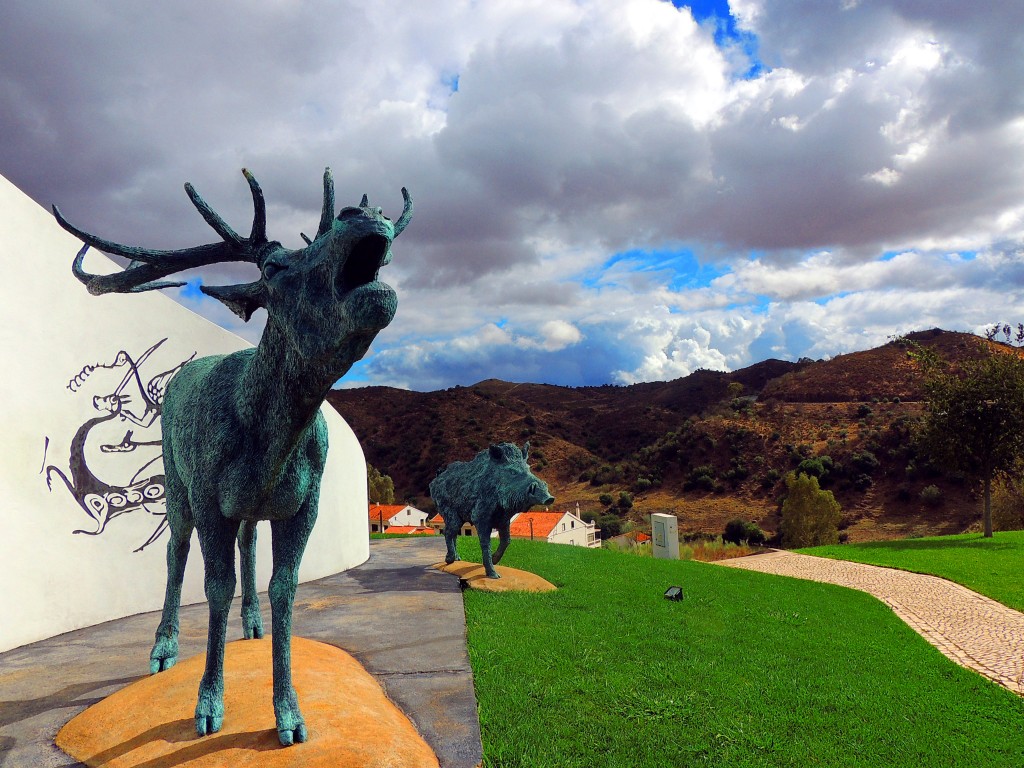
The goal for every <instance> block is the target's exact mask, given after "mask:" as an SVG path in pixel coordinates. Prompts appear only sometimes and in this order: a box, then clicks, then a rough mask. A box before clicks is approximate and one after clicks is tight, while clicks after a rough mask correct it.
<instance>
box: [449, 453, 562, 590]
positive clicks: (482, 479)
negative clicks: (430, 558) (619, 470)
mask: <svg viewBox="0 0 1024 768" xmlns="http://www.w3.org/2000/svg"><path fill="white" fill-rule="evenodd" d="M529 456H530V444H529V443H526V444H525V445H524V446H523V449H522V450H519V446H517V445H515V444H513V443H500V444H498V445H492V446H491V447H490V448H489V449H487V450H486V451H480V453H478V454H477V455H476V456H475V457H473V459H472V460H471V461H455V462H452V463H451V464H449V465H448V466H447V467H446V468H445V469H444V470H443V471H442V472H440V473H439V474H438V476H437V477H435V478H434V479H433V480H432V481H431V483H430V498H432V499H433V500H434V503H435V504H436V505H437V511H438V512H440V513H441V517H442V518H444V543H445V546H446V547H447V550H448V551H447V554H446V555H445V558H444V561H445V562H446V563H449V564H451V563H453V562H455V561H456V560H458V559H459V556H458V554H457V553H456V552H455V539H456V538H457V537H458V535H459V529H460V528H462V525H463V524H464V523H472V524H473V525H474V526H476V532H477V536H479V538H480V550H481V552H482V553H483V561H484V570H485V571H486V572H487V575H488V576H489V577H490V578H492V579H500V578H501V576H499V575H498V572H497V571H496V570H494V566H495V565H496V564H497V563H499V562H501V557H502V555H504V554H505V550H506V549H507V548H508V542H509V538H510V534H509V526H510V523H511V521H512V518H513V517H514V516H515V515H517V514H519V513H520V512H525V511H526V510H528V509H529V508H530V507H532V506H534V505H536V504H552V503H554V501H555V499H554V497H553V496H552V495H551V493H550V492H549V491H548V486H547V484H546V483H545V482H544V481H543V480H541V479H540V478H539V477H537V476H536V475H534V474H533V472H531V471H530V465H529V464H528V463H527V459H528V458H529ZM495 529H497V531H498V549H497V551H496V552H495V553H494V557H493V558H492V557H491V531H493V530H495Z"/></svg>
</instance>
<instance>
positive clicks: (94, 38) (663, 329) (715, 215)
mask: <svg viewBox="0 0 1024 768" xmlns="http://www.w3.org/2000/svg"><path fill="white" fill-rule="evenodd" d="M328 165H329V166H331V168H332V169H333V171H334V175H335V181H336V185H337V195H338V204H339V206H340V205H352V204H356V203H357V202H358V200H359V197H360V196H361V195H362V193H363V192H367V193H369V195H370V199H371V201H372V202H373V203H374V204H376V205H380V206H382V207H383V208H384V210H385V212H386V213H389V214H390V215H391V216H392V217H393V218H394V217H397V215H398V213H399V212H400V211H401V204H402V199H401V194H400V191H399V190H400V188H401V187H402V186H407V187H408V188H409V190H410V192H411V193H412V195H413V198H414V200H415V204H416V213H415V217H414V219H413V222H412V224H411V225H410V226H409V228H408V230H407V231H406V232H405V233H403V234H402V236H401V237H400V238H399V239H398V240H397V241H396V243H395V247H394V261H393V262H392V264H391V265H390V266H388V267H387V268H386V269H385V270H384V271H383V272H382V275H381V278H382V279H384V280H385V281H386V282H388V283H390V284H391V285H393V286H394V287H395V289H396V290H397V291H398V294H399V309H398V315H397V317H396V319H395V321H394V322H393V323H392V325H391V326H390V327H389V328H387V329H386V330H385V331H384V332H382V333H381V335H380V336H378V338H377V341H376V342H375V343H374V346H373V347H372V349H371V351H370V353H369V354H368V355H367V357H366V359H364V360H363V361H362V362H361V363H359V364H357V366H356V367H355V368H353V370H352V372H351V373H350V374H349V376H348V377H347V378H346V382H347V383H348V385H352V384H355V385H359V384H388V385H393V386H401V387H409V388H413V389H419V390H429V389H437V388H442V387H449V386H452V385H455V384H462V385H468V384H472V383H474V382H476V381H479V380H481V379H485V378H490V377H497V378H503V379H508V380H513V381H535V382H549V383H554V384H567V385H583V384H603V383H614V384H628V383H632V382H638V381H651V380H664V379H671V378H676V377H679V376H684V375H686V374H688V373H690V372H691V371H693V370H694V369H696V368H699V367H703V368H714V369H722V370H725V369H735V368H739V367H743V366H745V365H749V364H751V363H754V362H757V361H759V360H762V359H765V358H768V357H778V358H783V359H796V358H798V357H802V356H809V357H814V358H818V357H823V356H829V355H836V354H840V353H843V352H848V351H853V350H856V349H863V348H866V347H869V346H873V345H876V344H879V343H883V342H884V341H885V339H886V337H887V336H889V335H891V334H894V333H901V332H906V331H911V330H915V329H923V328H930V327H934V326H940V327H944V328H948V329H955V330H974V331H976V330H980V329H982V328H984V327H985V326H987V325H989V324H991V323H993V322H996V321H1005V322H1013V323H1016V322H1018V321H1024V3H1022V2H1020V0H986V2H982V3H968V2H962V1H960V0H948V1H946V0H888V1H886V0H788V1H784V0H732V2H727V0H701V1H699V2H697V1H695V2H693V3H690V4H687V3H684V2H682V1H681V0H676V1H675V2H674V3H670V2H665V1H663V0H431V2H429V3H410V2H399V1H398V0H374V1H372V2H360V3H350V2H343V1H341V0H336V1H334V2H327V1H326V0H325V1H324V2H315V1H314V0H309V1H307V2H299V1H298V0H245V1H244V2H241V1H239V2H217V3H205V2H193V1H190V0H176V1H175V2H162V3H155V2H154V3H140V2H134V1H131V2H130V1H129V0H123V1H119V2H115V1H113V0H91V1H89V0H78V1H77V2H74V3H66V2H51V1H49V0H9V2H5V3H4V13H3V22H2V24H0V174H3V175H4V176H6V177H7V178H8V179H9V180H11V181H12V182H13V183H15V184H16V185H18V186H19V187H20V188H21V189H23V190H24V191H25V192H26V193H27V194H29V195H30V196H32V197H33V198H34V199H35V200H37V201H38V202H39V203H40V204H43V205H46V206H49V204H50V203H53V202H56V203H58V204H59V205H60V207H61V210H62V211H63V212H64V213H65V215H67V216H68V218H69V219H71V220H72V221H73V222H75V223H76V224H79V225H80V226H82V227H83V228H85V229H88V230H90V231H93V232H95V233H97V234H99V235H101V236H105V237H108V238H110V239H114V240H119V241H121V242H128V243H131V244H138V245H146V246H150V247H159V248H168V247H185V246H189V245H197V244H199V243H203V242H211V241H212V240H215V239H216V235H214V234H213V232H212V231H211V230H210V229H209V228H208V227H207V226H206V225H205V224H204V222H203V221H202V219H201V218H200V217H199V215H198V214H197V213H196V211H195V210H194V209H193V208H192V206H191V204H190V203H189V202H188V199H187V198H186V196H185V194H184V192H183V191H182V183H183V182H185V181H191V182H192V183H193V184H194V185H195V186H196V188H197V189H198V190H199V191H200V193H201V194H202V195H203V196H204V197H205V198H206V199H207V200H208V201H209V202H210V203H211V205H213V207H214V208H215V209H216V210H217V211H218V212H220V213H221V215H223V216H224V218H225V219H227V221H229V222H231V223H233V224H234V226H235V227H236V229H239V230H241V231H247V229H248V223H249V222H250V221H251V217H252V210H251V199H250V197H249V194H248V190H247V187H246V184H245V180H244V179H243V177H242V176H241V174H240V173H239V169H240V168H242V167H243V166H244V167H247V168H250V169H251V170H252V171H253V173H254V174H255V175H256V177H257V178H258V179H259V180H260V182H261V184H262V186H263V189H264V192H265V194H266V197H267V202H268V226H269V234H270V236H271V238H274V239H278V240H281V241H282V242H283V243H284V244H285V245H286V246H289V247H299V246H301V245H302V242H301V240H300V237H299V232H300V231H305V232H307V233H308V232H310V231H315V230H316V226H317V222H318V221H319V208H320V196H321V180H320V179H321V174H322V172H323V168H324V166H328ZM72 255H73V254H69V260H70V258H71V256H72ZM238 277H239V276H238V275H237V274H227V273H225V271H224V270H208V271H207V272H205V273H204V274H203V275H201V276H192V282H191V284H190V286H189V287H188V288H186V289H183V290H181V291H179V292H178V293H177V294H176V298H178V300H179V301H182V302H183V303H185V304H186V305H188V306H190V307H191V308H193V309H195V310H196V311H198V312H200V313H202V314H204V315H206V316H207V317H210V318H211V319H213V320H215V321H216V322H218V323H220V324H221V325H224V326H225V327H228V328H230V329H232V330H235V331H236V332H239V333H241V334H242V335H244V336H246V337H248V338H250V339H255V338H257V337H258V335H259V332H260V328H261V326H262V322H263V317H262V313H260V314H258V315H257V316H256V317H255V318H254V319H253V321H252V322H251V323H249V324H248V325H243V324H241V323H240V321H237V319H236V318H234V316H232V315H230V314H229V313H228V312H227V311H226V310H224V309H223V308H221V307H220V306H219V305H218V304H216V302H214V301H213V300H212V299H207V298H205V297H203V296H202V295H201V294H199V292H198V290H197V289H196V287H195V285H196V284H197V283H198V281H199V280H200V279H202V280H203V281H205V282H214V283H215V282H217V281H220V282H223V281H224V280H231V281H235V280H237V279H238ZM245 277H246V276H243V279H244V278H245ZM100 300H101V299H97V301H100Z"/></svg>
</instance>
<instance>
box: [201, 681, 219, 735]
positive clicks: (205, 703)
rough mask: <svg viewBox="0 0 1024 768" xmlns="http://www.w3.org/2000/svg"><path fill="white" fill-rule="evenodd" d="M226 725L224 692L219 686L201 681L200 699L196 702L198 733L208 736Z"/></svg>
mask: <svg viewBox="0 0 1024 768" xmlns="http://www.w3.org/2000/svg"><path fill="white" fill-rule="evenodd" d="M223 725H224V694H223V690H222V689H218V688H217V686H208V685H207V684H206V681H205V680H204V681H202V682H200V683H199V701H198V702H196V733H197V734H199V735H200V736H206V735H207V734H209V733H217V731H219V730H220V729H221V727H222V726H223Z"/></svg>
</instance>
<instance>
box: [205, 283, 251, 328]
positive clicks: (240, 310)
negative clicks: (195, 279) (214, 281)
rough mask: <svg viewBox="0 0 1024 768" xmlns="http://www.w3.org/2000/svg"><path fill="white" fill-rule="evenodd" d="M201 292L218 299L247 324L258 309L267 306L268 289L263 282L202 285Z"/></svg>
mask: <svg viewBox="0 0 1024 768" xmlns="http://www.w3.org/2000/svg"><path fill="white" fill-rule="evenodd" d="M199 290H201V291H202V292H203V293H205V294H206V295H207V296H212V297H213V298H215V299H217V301H219V302H221V303H222V304H224V305H225V306H226V307H227V308H228V309H230V310H231V311H232V312H234V313H235V314H236V315H238V316H239V317H240V318H242V319H243V320H245V322H249V318H250V317H252V313H253V312H255V311H256V310H257V309H259V308H260V307H266V306H267V289H266V288H265V287H264V285H263V283H262V281H257V282H255V283H243V284H241V285H201V286H199Z"/></svg>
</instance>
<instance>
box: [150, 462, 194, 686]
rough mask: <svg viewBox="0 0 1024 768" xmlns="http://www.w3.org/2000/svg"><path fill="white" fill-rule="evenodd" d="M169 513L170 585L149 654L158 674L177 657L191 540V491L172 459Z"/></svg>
mask: <svg viewBox="0 0 1024 768" xmlns="http://www.w3.org/2000/svg"><path fill="white" fill-rule="evenodd" d="M165 467H166V468H165V472H166V476H165V479H164V482H165V488H166V499H167V501H166V505H167V516H166V517H165V518H164V520H165V522H166V524H167V527H168V528H170V531H171V538H170V540H169V541H168V542H167V587H166V589H165V592H164V610H163V614H162V615H161V617H160V624H159V626H157V628H156V642H155V643H154V644H153V650H152V651H151V652H150V654H149V672H150V674H153V675H155V674H156V673H157V672H163V671H164V670H165V669H170V668H171V667H173V666H174V664H175V662H177V660H178V608H179V606H180V605H181V582H182V579H184V577H185V563H186V562H188V551H189V546H190V545H191V541H192V529H193V521H192V510H191V509H190V508H189V504H188V494H187V493H186V491H185V488H184V486H183V485H182V483H181V479H180V478H179V477H178V474H177V472H175V470H174V468H173V462H172V461H169V460H168V461H167V462H166V465H165Z"/></svg>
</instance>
